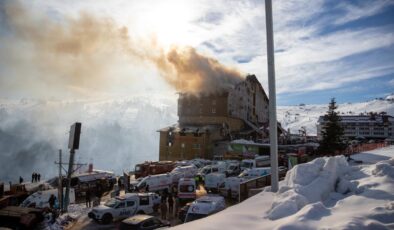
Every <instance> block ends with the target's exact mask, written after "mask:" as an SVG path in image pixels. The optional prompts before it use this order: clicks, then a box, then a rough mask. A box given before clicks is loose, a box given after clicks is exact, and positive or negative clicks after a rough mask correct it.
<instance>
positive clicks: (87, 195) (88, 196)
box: [85, 188, 92, 208]
mask: <svg viewBox="0 0 394 230" xmlns="http://www.w3.org/2000/svg"><path fill="white" fill-rule="evenodd" d="M91 196H92V193H91V192H90V188H88V190H87V191H86V193H85V201H86V207H87V208H90V207H91V206H92V201H91Z"/></svg>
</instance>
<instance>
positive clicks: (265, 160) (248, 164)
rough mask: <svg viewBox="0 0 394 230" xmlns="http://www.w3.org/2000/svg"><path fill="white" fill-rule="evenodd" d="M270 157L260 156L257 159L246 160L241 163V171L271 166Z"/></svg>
mask: <svg viewBox="0 0 394 230" xmlns="http://www.w3.org/2000/svg"><path fill="white" fill-rule="evenodd" d="M270 164H271V161H270V157H269V156H258V157H256V158H255V159H244V160H242V161H241V170H244V169H247V168H249V169H251V168H259V167H265V166H270Z"/></svg>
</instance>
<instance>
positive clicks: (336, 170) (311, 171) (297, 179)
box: [268, 156, 349, 220]
mask: <svg viewBox="0 0 394 230" xmlns="http://www.w3.org/2000/svg"><path fill="white" fill-rule="evenodd" d="M348 166H349V165H348V163H347V161H346V158H345V157H344V156H337V157H330V158H328V157H325V158H318V159H315V160H314V161H312V162H308V163H306V164H301V165H297V166H295V167H294V168H293V169H291V170H290V171H289V172H288V173H287V175H286V178H285V180H284V183H283V185H282V186H281V187H280V190H279V192H278V194H277V195H276V197H275V200H274V202H273V204H272V207H271V209H270V210H269V212H268V217H269V219H271V220H275V219H278V218H282V217H285V216H289V215H292V214H294V213H296V212H298V211H299V210H300V209H301V208H303V207H304V206H305V205H306V204H309V203H315V202H318V201H322V200H325V199H326V198H327V197H328V196H329V194H330V193H331V192H332V191H335V190H336V187H337V186H338V185H341V186H340V187H344V186H346V187H347V183H345V182H342V183H340V181H343V180H341V179H340V178H341V177H342V176H343V175H344V174H345V173H346V172H347V171H348V169H349V167H348ZM340 190H341V191H342V192H346V191H347V189H346V188H341V189H340Z"/></svg>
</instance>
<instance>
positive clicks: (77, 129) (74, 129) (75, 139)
mask: <svg viewBox="0 0 394 230" xmlns="http://www.w3.org/2000/svg"><path fill="white" fill-rule="evenodd" d="M81 126H82V124H81V123H79V122H76V123H74V124H73V125H72V126H71V129H70V137H69V142H68V148H69V149H70V161H69V162H68V171H67V187H66V194H65V196H64V199H65V201H64V211H65V212H67V209H68V205H69V203H70V187H71V174H72V173H73V166H74V155H75V149H78V148H79V137H80V134H81Z"/></svg>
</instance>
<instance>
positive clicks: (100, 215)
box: [88, 193, 158, 224]
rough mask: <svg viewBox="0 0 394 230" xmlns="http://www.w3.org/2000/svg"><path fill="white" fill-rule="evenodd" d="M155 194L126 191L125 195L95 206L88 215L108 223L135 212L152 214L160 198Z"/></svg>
mask: <svg viewBox="0 0 394 230" xmlns="http://www.w3.org/2000/svg"><path fill="white" fill-rule="evenodd" d="M155 195H156V194H154V193H126V194H125V195H124V196H118V197H116V198H112V199H110V200H108V201H107V202H105V203H104V204H102V205H99V206H97V207H94V208H93V209H92V211H91V212H89V213H88V216H89V218H91V219H94V220H96V221H100V222H102V223H104V224H108V223H111V222H112V221H113V220H121V219H125V218H127V217H129V216H133V215H135V214H151V213H153V212H154V206H155V204H156V203H157V199H158V198H157V195H156V197H155Z"/></svg>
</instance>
